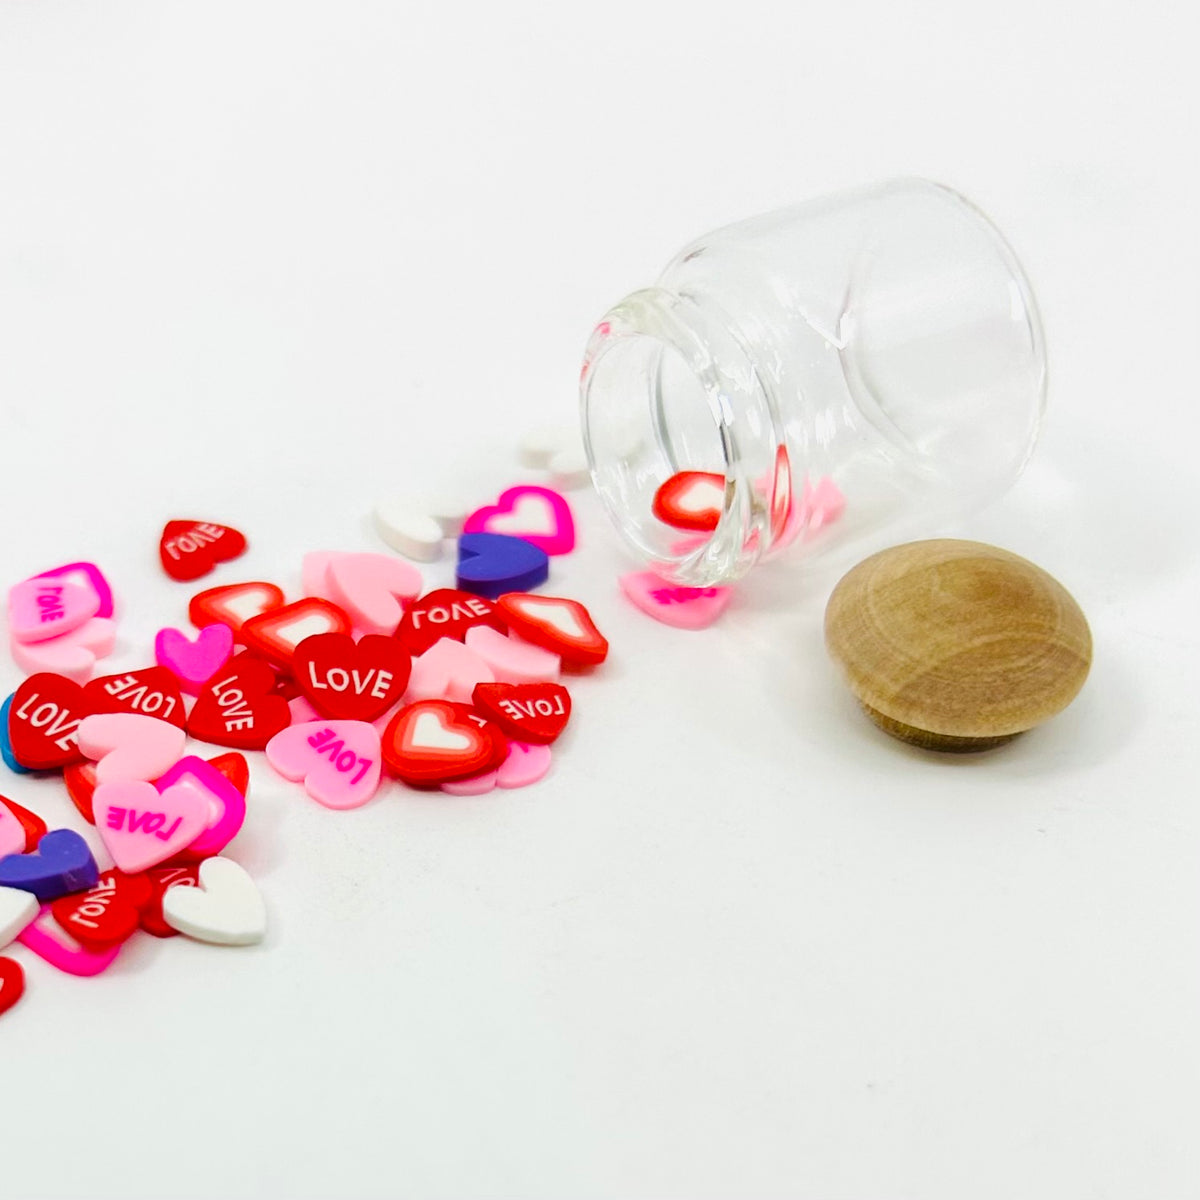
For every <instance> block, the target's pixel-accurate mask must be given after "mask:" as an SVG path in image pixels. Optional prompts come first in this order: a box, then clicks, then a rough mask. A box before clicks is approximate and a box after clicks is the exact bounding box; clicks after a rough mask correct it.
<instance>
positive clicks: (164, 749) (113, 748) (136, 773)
mask: <svg viewBox="0 0 1200 1200" xmlns="http://www.w3.org/2000/svg"><path fill="white" fill-rule="evenodd" d="M76 734H77V737H78V741H79V749H80V750H81V751H83V753H84V754H85V755H87V757H88V758H90V759H94V760H96V782H97V783H98V784H100V783H121V782H126V781H130V780H134V781H140V780H146V779H157V778H158V777H159V776H160V775H162V774H164V773H165V772H166V771H167V770H169V769H170V767H172V766H173V765H174V764H175V762H176V761H177V760H178V759H179V757H180V755H181V754H183V747H184V743H185V742H186V741H187V736H186V734H185V733H184V732H183V730H182V729H179V728H177V727H176V726H174V725H172V724H170V723H169V722H167V721H160V720H159V719H158V718H157V717H146V716H143V715H142V714H141V713H93V714H92V715H91V716H90V717H84V718H83V720H82V721H80V722H79V728H78V729H77V731H76Z"/></svg>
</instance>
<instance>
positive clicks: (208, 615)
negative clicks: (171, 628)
mask: <svg viewBox="0 0 1200 1200" xmlns="http://www.w3.org/2000/svg"><path fill="white" fill-rule="evenodd" d="M283 605H284V597H283V589H282V588H278V587H276V586H275V584H273V583H262V582H259V581H252V582H249V583H227V584H223V585H222V586H221V587H214V588H208V589H207V590H206V591H203V592H197V593H196V594H195V595H194V596H193V597H192V599H191V603H189V604H188V620H189V621H191V623H192V624H193V625H195V626H196V628H197V629H202V628H203V627H204V626H205V625H214V624H220V625H228V626H229V628H230V629H232V630H233V636H234V638H238V637H240V635H241V632H242V626H243V625H244V624H245V623H246V622H247V621H249V620H250V619H251V618H252V617H260V616H262V614H263V613H268V612H273V611H274V610H275V609H277V608H282V607H283Z"/></svg>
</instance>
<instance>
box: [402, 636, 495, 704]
mask: <svg viewBox="0 0 1200 1200" xmlns="http://www.w3.org/2000/svg"><path fill="white" fill-rule="evenodd" d="M493 679H495V676H494V675H493V674H492V670H491V668H490V667H489V666H488V665H487V663H485V662H484V661H483V659H482V658H480V657H479V655H478V654H476V653H475V652H474V651H473V650H470V649H468V648H467V647H466V646H465V645H464V644H463V643H462V642H456V641H454V640H453V639H451V638H440V639H439V640H438V641H436V642H434V644H433V645H432V646H430V647H429V649H428V650H426V651H425V653H424V654H422V655H421V656H420V657H419V658H415V659H413V664H412V673H411V674H410V675H409V677H408V690H407V691H406V692H405V693H404V696H405V699H406V700H458V701H462V702H464V703H465V702H466V701H468V700H470V698H471V693H472V692H473V691H474V690H475V685H476V684H477V683H491V682H492V680H493Z"/></svg>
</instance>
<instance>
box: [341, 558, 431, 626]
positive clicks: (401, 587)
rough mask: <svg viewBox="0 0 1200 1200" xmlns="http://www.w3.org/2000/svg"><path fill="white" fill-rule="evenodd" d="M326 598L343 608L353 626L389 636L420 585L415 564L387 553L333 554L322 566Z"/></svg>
mask: <svg viewBox="0 0 1200 1200" xmlns="http://www.w3.org/2000/svg"><path fill="white" fill-rule="evenodd" d="M325 584H326V586H327V587H328V589H329V593H330V596H329V598H330V599H331V600H332V601H333V602H334V604H337V605H340V606H341V607H342V608H343V609H345V610H346V613H347V615H348V616H349V617H350V620H351V621H352V622H353V623H354V626H355V628H356V629H358V630H360V631H361V632H363V633H381V634H384V635H386V636H389V637H390V636H391V635H392V634H393V633H395V632H396V626H397V625H399V624H400V618H401V617H403V616H404V605H405V604H406V603H410V602H411V601H413V600H415V599H416V598H417V597H418V596H419V595H420V594H421V589H422V583H421V573H420V572H419V571H418V570H417V569H416V567H413V566H411V565H410V564H408V563H406V562H401V561H400V559H398V558H391V557H389V556H388V555H386V554H336V555H333V556H331V557H330V558H329V560H328V565H327V566H326V569H325Z"/></svg>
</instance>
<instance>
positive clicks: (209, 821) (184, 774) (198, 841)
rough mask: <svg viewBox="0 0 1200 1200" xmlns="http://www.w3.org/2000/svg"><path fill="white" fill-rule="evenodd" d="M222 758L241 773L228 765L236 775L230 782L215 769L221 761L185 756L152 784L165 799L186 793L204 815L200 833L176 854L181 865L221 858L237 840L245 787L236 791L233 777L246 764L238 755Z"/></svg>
mask: <svg viewBox="0 0 1200 1200" xmlns="http://www.w3.org/2000/svg"><path fill="white" fill-rule="evenodd" d="M221 757H222V758H229V759H238V760H240V762H241V767H242V771H238V770H237V769H236V765H235V764H232V763H230V764H228V765H229V766H230V767H232V768H233V769H234V773H235V778H232V779H231V778H230V777H229V776H227V775H225V774H224V772H223V771H222V770H221V769H220V768H219V767H218V766H217V763H218V762H220V759H213V760H212V761H211V762H205V761H204V759H202V758H197V757H196V756H195V755H188V757H187V758H181V759H180V760H179V761H178V762H177V763H176V764H175V765H174V766H173V767H172V768H171V769H170V770H169V771H168V772H167V773H166V774H165V775H164V776H163V777H162V778H161V779H157V780H155V783H154V786H155V787H156V788H157V789H158V791H159V792H161V793H163V795H164V796H166V794H167V793H168V792H169V793H171V794H172V795H174V796H177V795H178V794H179V793H180V792H184V791H185V792H188V793H190V794H192V795H194V796H196V797H198V798H199V801H200V804H201V805H202V806H203V807H204V809H205V811H206V814H207V815H206V816H205V821H204V828H203V830H202V831H201V832H200V833H199V834H197V835H196V837H195V838H193V839H192V841H190V842H188V843H187V844H186V845H185V846H184V847H183V848H182V849H181V850H179V851H178V852H176V854H175V857H178V858H179V859H181V860H182V861H184V862H187V861H193V860H195V861H199V860H200V859H204V858H209V857H211V856H212V855H214V854H220V853H221V851H222V850H224V849H225V847H226V846H227V845H229V843H230V842H231V841H233V839H234V838H235V837H237V835H238V833H239V831H240V830H241V828H242V824H243V823H244V822H245V820H246V789H245V784H244V783H243V785H242V786H241V787H238V785H237V781H236V776H237V775H240V774H242V773H243V772H245V770H246V760H245V759H244V758H243V757H242V756H241V755H240V754H237V755H222V756H221ZM247 775H248V772H247ZM159 861H160V862H165V861H166V859H165V858H164V859H160V860H159Z"/></svg>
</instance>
